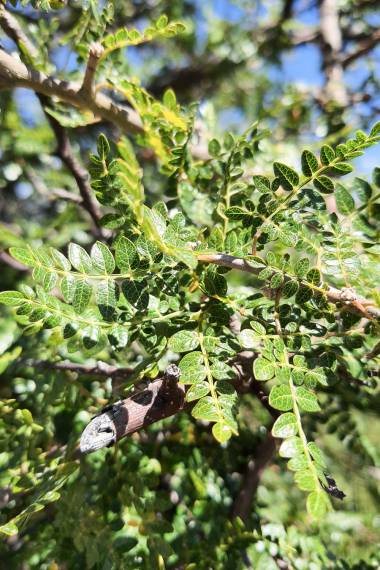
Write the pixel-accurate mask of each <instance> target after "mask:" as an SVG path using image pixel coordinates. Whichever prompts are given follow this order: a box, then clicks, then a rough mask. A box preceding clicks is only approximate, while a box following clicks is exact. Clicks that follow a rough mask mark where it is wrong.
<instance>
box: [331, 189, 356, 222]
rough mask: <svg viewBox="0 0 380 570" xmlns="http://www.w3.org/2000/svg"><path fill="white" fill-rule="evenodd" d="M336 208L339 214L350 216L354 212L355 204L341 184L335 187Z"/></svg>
mask: <svg viewBox="0 0 380 570" xmlns="http://www.w3.org/2000/svg"><path fill="white" fill-rule="evenodd" d="M335 201H336V207H337V209H338V212H339V213H340V214H344V215H347V214H351V212H354V210H355V202H354V199H353V197H352V196H351V194H350V193H349V192H348V191H347V190H346V188H345V187H344V186H342V185H341V184H337V185H336V191H335Z"/></svg>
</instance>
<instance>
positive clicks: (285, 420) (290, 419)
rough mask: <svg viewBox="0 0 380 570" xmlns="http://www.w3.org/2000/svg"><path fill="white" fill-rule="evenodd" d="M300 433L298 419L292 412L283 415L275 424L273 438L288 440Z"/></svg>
mask: <svg viewBox="0 0 380 570" xmlns="http://www.w3.org/2000/svg"><path fill="white" fill-rule="evenodd" d="M297 433H298V426H297V418H296V416H295V415H294V414H293V413H292V412H287V413H285V414H282V415H281V416H280V417H279V418H277V420H276V421H275V422H274V425H273V428H272V435H273V437H281V438H288V437H291V436H292V435H296V434H297Z"/></svg>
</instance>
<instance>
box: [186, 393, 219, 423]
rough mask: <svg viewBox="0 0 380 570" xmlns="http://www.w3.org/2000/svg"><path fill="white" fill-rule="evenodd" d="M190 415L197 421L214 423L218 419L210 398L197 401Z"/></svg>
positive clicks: (206, 397)
mask: <svg viewBox="0 0 380 570" xmlns="http://www.w3.org/2000/svg"><path fill="white" fill-rule="evenodd" d="M191 415H192V416H193V417H194V418H196V419H197V420H206V421H209V422H216V421H218V420H219V419H220V414H219V412H218V410H217V408H216V406H215V403H214V400H213V398H212V397H211V396H205V397H204V398H202V399H201V400H199V401H198V402H197V403H196V404H195V406H194V408H193V409H192V411H191Z"/></svg>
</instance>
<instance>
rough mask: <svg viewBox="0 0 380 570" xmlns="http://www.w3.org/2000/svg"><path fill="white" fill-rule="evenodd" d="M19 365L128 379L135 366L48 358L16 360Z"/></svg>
mask: <svg viewBox="0 0 380 570" xmlns="http://www.w3.org/2000/svg"><path fill="white" fill-rule="evenodd" d="M15 364H16V365H17V366H19V365H21V366H30V367H31V368H40V369H43V370H60V371H62V372H76V373H77V374H86V375H87V374H88V375H89V376H103V377H109V378H118V379H121V378H123V379H126V378H128V377H129V376H131V374H133V368H130V367H118V366H112V365H110V364H107V363H105V362H101V361H98V363H97V364H95V365H91V364H77V363H76V362H67V361H63V362H50V361H48V360H33V359H25V360H22V359H21V360H18V361H16V362H15Z"/></svg>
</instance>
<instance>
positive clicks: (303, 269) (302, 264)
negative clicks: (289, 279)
mask: <svg viewBox="0 0 380 570" xmlns="http://www.w3.org/2000/svg"><path fill="white" fill-rule="evenodd" d="M309 267H310V261H309V259H308V258H307V257H303V258H302V259H299V260H298V261H297V263H296V265H295V267H294V272H295V274H296V275H297V277H300V278H301V279H303V278H304V277H305V275H306V274H307V272H308V271H309Z"/></svg>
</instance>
